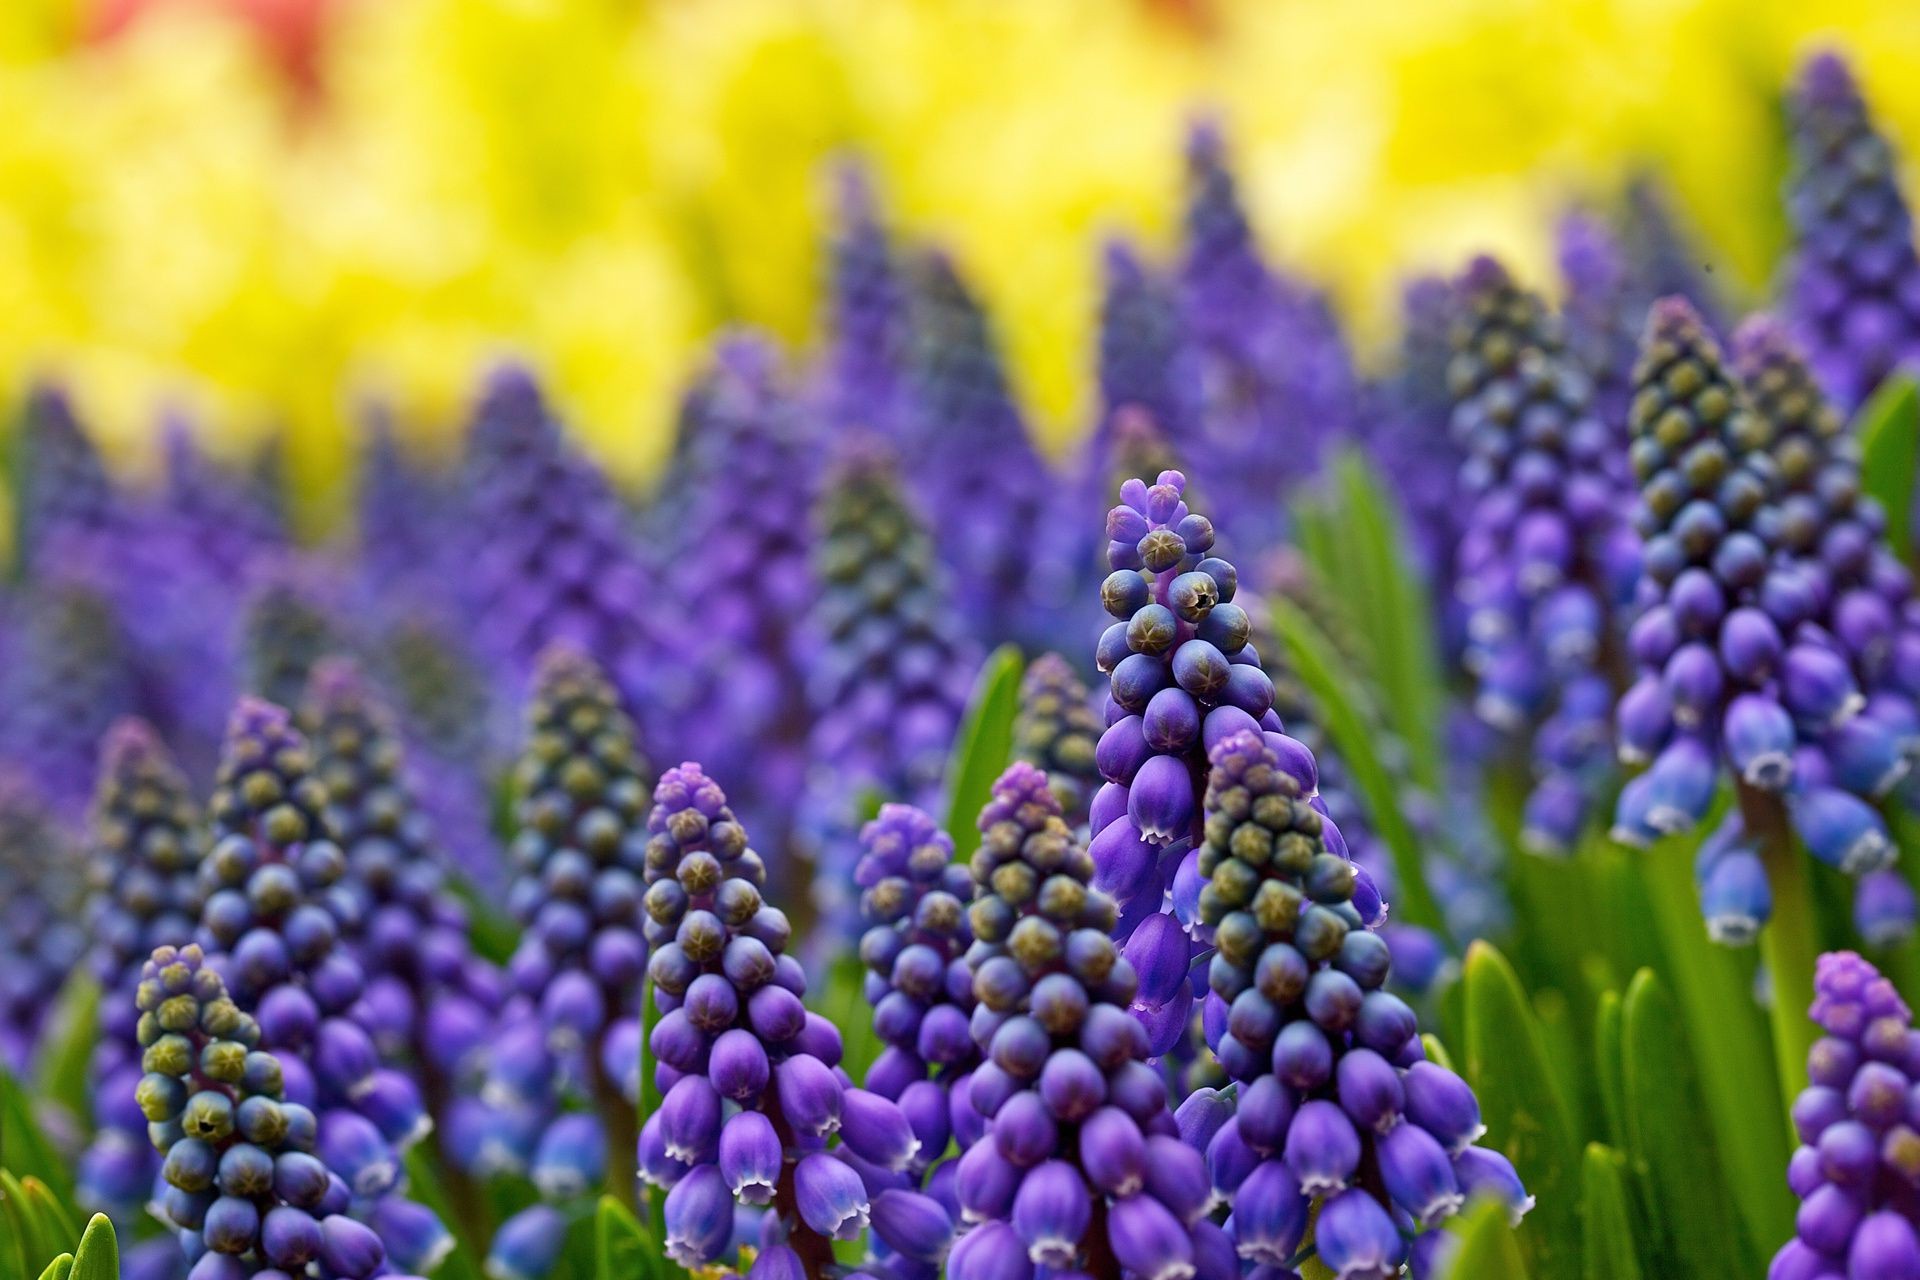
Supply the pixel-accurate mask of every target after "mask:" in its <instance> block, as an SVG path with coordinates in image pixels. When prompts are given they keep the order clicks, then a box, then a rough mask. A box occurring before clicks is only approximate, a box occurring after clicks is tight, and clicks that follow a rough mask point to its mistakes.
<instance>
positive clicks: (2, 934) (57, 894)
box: [0, 770, 87, 1076]
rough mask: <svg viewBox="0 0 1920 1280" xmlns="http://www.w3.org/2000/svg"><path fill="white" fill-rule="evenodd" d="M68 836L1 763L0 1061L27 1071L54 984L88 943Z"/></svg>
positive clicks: (33, 791) (34, 791)
mask: <svg viewBox="0 0 1920 1280" xmlns="http://www.w3.org/2000/svg"><path fill="white" fill-rule="evenodd" d="M76 866H77V862H76V859H75V858H74V851H73V848H72V844H71V841H70V838H69V837H68V835H67V832H66V830H65V828H63V827H62V826H61V825H60V823H59V821H58V819H57V818H56V817H55V816H54V814H53V812H52V810H51V809H49V808H48V806H47V804H46V801H45V800H44V799H42V798H41V795H40V792H39V790H38V788H36V787H35V786H34V785H33V783H32V781H31V780H30V779H28V778H27V777H26V776H24V775H22V774H18V773H14V772H11V771H5V770H0V1066H5V1067H6V1069H7V1070H8V1071H9V1072H11V1073H13V1074H14V1075H16V1076H21V1075H25V1074H27V1072H28V1070H29V1069H30V1068H31V1066H32V1064H33V1057H34V1050H35V1048H36V1047H37V1046H38V1045H39V1042H40V1033H41V1031H42V1030H43V1028H44V1026H45V1022H46V1016H47V1009H48V1004H49V1001H48V999H47V996H48V993H49V992H54V991H58V990H59V989H60V987H61V985H62V984H63V983H64V982H65V981H66V980H67V974H68V973H69V972H70V971H71V970H72V968H73V966H74V965H75V964H76V963H78V962H79V960H80V958H81V956H82V955H84V954H85V952H86V948H87V939H86V935H85V934H84V933H83V932H82V931H81V929H80V927H79V925H78V924H77V923H76V921H77V919H78V915H77V911H76V908H77V906H78V899H79V896H80V893H79V891H80V887H81V886H80V884H79V883H78V879H77V877H75V876H74V874H73V870H74V868H75V867H76Z"/></svg>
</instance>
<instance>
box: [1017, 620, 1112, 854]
mask: <svg viewBox="0 0 1920 1280" xmlns="http://www.w3.org/2000/svg"><path fill="white" fill-rule="evenodd" d="M1102 728H1103V726H1102V725H1101V723H1100V717H1099V715H1098V714H1097V713H1096V712H1095V711H1094V709H1093V697H1092V695H1091V694H1090V693H1088V692H1087V686H1086V682H1085V681H1083V680H1081V679H1080V674H1079V672H1077V671H1075V670H1074V669H1073V664H1072V663H1070V662H1068V661H1067V660H1066V659H1065V658H1063V657H1061V656H1060V655H1059V654H1057V653H1043V654H1041V655H1040V656H1039V657H1037V658H1035V659H1034V660H1033V662H1032V663H1031V665H1029V666H1028V667H1027V673H1026V675H1025V677H1023V678H1022V680H1021V682H1020V711H1019V714H1018V716H1017V717H1016V718H1015V719H1014V722H1013V749H1014V751H1015V753H1016V754H1017V755H1018V756H1019V757H1020V759H1022V760H1025V761H1027V762H1029V763H1030V764H1032V765H1034V766H1035V767H1036V768H1038V769H1039V770H1040V771H1041V772H1043V773H1045V774H1046V775H1047V777H1048V778H1049V779H1050V780H1051V781H1052V782H1053V788H1054V794H1055V795H1056V796H1057V797H1058V798H1059V800H1060V809H1061V812H1062V813H1064V814H1065V815H1066V819H1067V824H1068V825H1069V826H1072V827H1079V826H1082V825H1084V824H1085V822H1086V821H1087V806H1088V805H1089V804H1091V803H1092V801H1093V793H1094V790H1095V789H1096V788H1097V787H1099V785H1100V769H1099V766H1098V765H1097V764H1095V763H1094V753H1095V751H1096V749H1097V748H1098V747H1099V745H1100V734H1101V732H1102Z"/></svg>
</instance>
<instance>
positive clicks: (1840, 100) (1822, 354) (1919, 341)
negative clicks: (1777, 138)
mask: <svg viewBox="0 0 1920 1280" xmlns="http://www.w3.org/2000/svg"><path fill="white" fill-rule="evenodd" d="M1790 107H1791V112H1792V126H1793V127H1792V138H1793V170H1792V174H1791V176H1790V177H1789V179H1788V183H1787V215H1788V219H1789V221H1790V222H1791V223H1792V225H1793V233H1794V254H1793V262H1792V267H1791V275H1790V277H1789V282H1788V290H1787V292H1788V314H1789V317H1790V318H1791V320H1792V322H1793V325H1794V328H1795V329H1796V330H1797V333H1798V336H1799V338H1800V339H1801V341H1802V342H1804V343H1805V344H1806V347H1807V352H1808V356H1809V358H1810V359H1811V361H1812V364H1813V369H1814V372H1815V374H1816V375H1818V377H1819V379H1820V381H1821V383H1822V384H1823V385H1824V386H1825V387H1826V391H1827V394H1828V395H1830V396H1832V397H1833V399H1834V401H1835V403H1836V404H1838V405H1839V406H1840V408H1841V410H1842V411H1843V412H1848V413H1850V412H1852V411H1853V410H1854V409H1856V408H1858V407H1859V405H1860V404H1861V403H1862V402H1863V401H1864V400H1866V398H1867V397H1868V396H1869V395H1871V394H1872V392H1873V389H1874V387H1876V386H1877V385H1879V383H1880V380H1881V379H1882V378H1884V377H1886V376H1887V375H1888V374H1889V373H1891V372H1893V370H1894V369H1896V368H1898V367H1899V366H1901V365H1902V364H1906V363H1910V362H1913V361H1916V360H1920V256H1916V253H1915V250H1914V241H1913V216H1912V214H1911V213H1910V212H1909V211H1908V208H1907V202H1906V197H1905V196H1904V195H1903V194H1902V192H1901V190H1900V184H1899V172H1898V171H1899V165H1898V160H1897V157H1896V156H1895V155H1894V153H1893V149H1892V148H1891V147H1890V146H1889V145H1888V144H1887V140H1886V138H1885V137H1884V136H1882V135H1881V133H1880V131H1879V130H1878V129H1876V128H1875V127H1874V123H1873V120H1872V119H1871V118H1870V117H1869V116H1868V114H1867V105H1866V102H1865V100H1864V99H1863V98H1862V97H1861V95H1860V87H1859V85H1858V84H1856V83H1855V81H1854V77H1853V72H1852V71H1851V70H1850V69H1849V68H1848V66H1847V64H1846V62H1845V61H1844V60H1842V59H1841V57H1840V56H1839V55H1838V54H1835V53H1831V52H1823V53H1817V54H1815V55H1814V56H1813V57H1812V58H1810V59H1808V61H1807V62H1806V64H1805V66H1804V67H1802V69H1801V72H1800V83H1799V86H1798V87H1797V89H1796V91H1795V92H1794V94H1793V95H1792V99H1791V103H1790Z"/></svg>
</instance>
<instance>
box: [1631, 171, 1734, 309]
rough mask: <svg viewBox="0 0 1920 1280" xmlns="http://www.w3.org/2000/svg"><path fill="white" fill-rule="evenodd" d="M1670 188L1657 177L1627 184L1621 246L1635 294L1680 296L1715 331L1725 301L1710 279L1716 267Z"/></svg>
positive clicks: (1648, 176)
mask: <svg viewBox="0 0 1920 1280" xmlns="http://www.w3.org/2000/svg"><path fill="white" fill-rule="evenodd" d="M1674 204H1675V201H1674V194H1673V190H1672V188H1671V186H1670V185H1669V184H1667V183H1666V182H1664V181H1662V180H1661V179H1660V178H1659V177H1658V176H1657V175H1655V174H1653V173H1650V172H1649V173H1640V174H1638V175H1636V176H1635V177H1634V178H1633V179H1632V180H1631V181H1630V182H1628V183H1627V189H1626V193H1625V195H1624V197H1623V198H1622V200H1621V208H1620V210H1619V215H1618V216H1619V225H1620V247H1621V248H1622V249H1623V250H1624V251H1625V253H1626V256H1627V271H1628V275H1629V276H1630V277H1631V278H1632V280H1633V285H1634V292H1635V293H1636V294H1638V295H1639V296H1640V297H1642V298H1645V299H1647V300H1649V301H1651V300H1652V299H1654V298H1664V297H1666V296H1667V295H1668V294H1673V293H1678V294H1681V295H1683V296H1685V297H1687V298H1690V299H1692V300H1693V304H1694V306H1695V307H1697V308H1699V310H1700V314H1701V315H1702V316H1703V317H1704V318H1705V319H1706V321H1707V323H1708V324H1709V325H1711V326H1717V325H1718V323H1719V320H1720V315H1721V311H1722V305H1721V304H1722V301H1723V300H1722V299H1721V298H1720V296H1719V290H1718V288H1717V286H1716V284H1715V282H1714V279H1713V276H1712V274H1711V272H1712V270H1713V262H1712V259H1711V257H1710V255H1709V254H1708V253H1707V252H1706V250H1705V248H1704V246H1702V245H1699V244H1697V243H1695V237H1694V235H1693V231H1694V228H1692V227H1690V226H1687V225H1686V224H1685V220H1684V218H1683V217H1682V215H1681V214H1680V213H1679V212H1678V211H1676V209H1675V208H1674Z"/></svg>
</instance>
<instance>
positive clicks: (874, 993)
mask: <svg viewBox="0 0 1920 1280" xmlns="http://www.w3.org/2000/svg"><path fill="white" fill-rule="evenodd" d="M853 879H854V883H855V884H857V885H859V886H860V915H861V917H862V918H863V919H864V920H865V921H866V923H867V931H866V933H865V934H864V935H862V937H861V939H860V959H861V961H862V963H864V964H865V965H866V967H867V974H866V978H865V993H866V997H867V1002H868V1003H869V1004H871V1005H872V1006H873V1029H874V1032H875V1034H877V1035H878V1036H879V1037H880V1039H881V1040H882V1041H884V1042H885V1043H886V1045H887V1047H886V1048H885V1049H884V1050H882V1051H881V1053H880V1056H879V1057H878V1058H876V1059H875V1060H874V1063H873V1065H872V1067H870V1068H869V1069H868V1071H867V1088H869V1089H871V1090H872V1091H873V1092H875V1093H877V1094H879V1095H881V1096H882V1097H885V1098H891V1099H892V1100H894V1101H895V1102H897V1103H899V1104H900V1108H901V1110H902V1111H903V1112H905V1113H906V1116H907V1119H908V1121H909V1122H910V1123H911V1124H912V1125H913V1130H914V1136H915V1137H916V1138H917V1139H919V1142H920V1149H919V1151H918V1152H917V1153H916V1154H915V1157H914V1161H913V1164H912V1166H911V1167H912V1170H913V1172H915V1173H923V1172H927V1171H928V1168H929V1166H930V1165H932V1164H933V1163H934V1162H935V1161H937V1160H939V1159H940V1157H941V1156H942V1154H943V1153H944V1152H945V1151H946V1149H947V1141H948V1138H949V1137H950V1136H952V1135H955V1134H957V1135H959V1137H960V1145H961V1146H962V1147H964V1146H966V1145H967V1144H968V1142H969V1141H971V1139H972V1138H973V1137H976V1136H978V1132H979V1127H980V1122H979V1119H978V1115H977V1113H975V1112H974V1111H973V1108H972V1105H971V1104H970V1103H969V1102H968V1101H967V1096H966V1083H967V1076H968V1074H969V1073H970V1072H971V1071H972V1070H973V1068H974V1066H975V1065H977V1064H978V1062H979V1061H980V1054H979V1049H978V1048H977V1046H975V1044H974V1043H973V1037H972V1035H971V1034H970V1032H969V1030H968V1019H969V1018H970V1017H971V1016H972V1013H973V973H972V971H971V970H969V969H968V968H967V965H966V959H965V952H966V949H967V946H968V944H969V943H971V942H972V941H973V934H972V932H971V931H970V929H969V927H968V924H967V907H966V904H967V903H968V902H969V901H971V899H972V897H973V877H972V875H971V873H969V872H968V870H967V868H966V867H964V866H961V865H958V864H956V863H955V862H954V860H953V841H952V840H951V839H950V838H949V837H948V836H947V833H946V832H944V831H942V830H941V829H940V827H939V825H938V824H937V823H935V822H934V820H933V819H932V818H930V817H928V816H927V815H926V814H925V813H924V812H922V811H921V810H919V809H916V808H914V807H913V806H912V805H904V804H890V805H884V806H882V807H881V810H880V815H879V816H878V817H876V818H875V819H874V820H873V821H871V822H869V823H867V825H866V826H865V827H864V828H862V829H861V832H860V861H859V862H858V863H857V864H856V865H855V866H854V869H853ZM929 1075H931V1079H930V1078H929Z"/></svg>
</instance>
